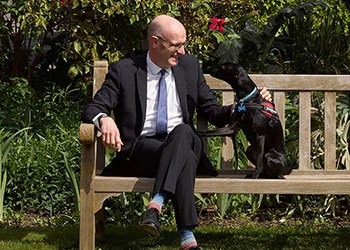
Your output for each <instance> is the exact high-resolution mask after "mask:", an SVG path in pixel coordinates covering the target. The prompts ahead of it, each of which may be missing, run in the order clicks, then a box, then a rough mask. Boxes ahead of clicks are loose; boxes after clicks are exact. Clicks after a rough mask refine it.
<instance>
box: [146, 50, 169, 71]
mask: <svg viewBox="0 0 350 250" xmlns="http://www.w3.org/2000/svg"><path fill="white" fill-rule="evenodd" d="M146 60H147V68H148V70H149V71H150V72H151V74H152V75H157V74H158V73H159V71H161V70H162V68H161V67H159V66H158V65H157V64H155V63H154V62H152V60H151V57H150V56H149V52H147V59H146ZM165 71H166V72H167V73H169V72H170V68H165Z"/></svg>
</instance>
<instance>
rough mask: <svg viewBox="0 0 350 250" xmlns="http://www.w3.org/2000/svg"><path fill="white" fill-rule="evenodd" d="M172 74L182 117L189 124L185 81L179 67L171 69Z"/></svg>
mask: <svg viewBox="0 0 350 250" xmlns="http://www.w3.org/2000/svg"><path fill="white" fill-rule="evenodd" d="M173 73H174V77H175V83H176V90H177V93H178V95H179V99H180V106H181V111H182V116H183V118H184V122H185V123H186V124H188V123H189V114H188V108H187V98H186V89H187V87H186V80H185V76H184V72H183V70H182V68H181V66H179V65H178V66H176V67H173Z"/></svg>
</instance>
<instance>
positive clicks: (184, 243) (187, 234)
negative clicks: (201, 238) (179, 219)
mask: <svg viewBox="0 0 350 250" xmlns="http://www.w3.org/2000/svg"><path fill="white" fill-rule="evenodd" d="M180 244H181V247H180V250H188V249H189V248H190V247H193V246H197V241H196V238H195V237H194V234H193V232H192V231H191V230H187V229H182V230H180Z"/></svg>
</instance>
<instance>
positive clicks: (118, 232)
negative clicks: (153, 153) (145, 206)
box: [0, 224, 350, 250]
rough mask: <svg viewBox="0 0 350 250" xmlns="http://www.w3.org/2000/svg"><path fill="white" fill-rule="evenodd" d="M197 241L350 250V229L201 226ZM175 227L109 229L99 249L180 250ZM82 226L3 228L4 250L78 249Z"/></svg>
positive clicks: (213, 245) (212, 245)
mask: <svg viewBox="0 0 350 250" xmlns="http://www.w3.org/2000/svg"><path fill="white" fill-rule="evenodd" d="M196 238H197V240H198V242H199V244H200V246H201V247H202V249H207V250H209V249H212V250H220V249H350V244H349V243H350V226H349V225H347V226H342V227H339V226H332V225H322V226H311V227H306V226H281V225H279V226H261V225H260V226H259V225H255V224H252V225H245V226H239V227H221V226H205V227H204V226H201V227H199V228H198V229H197V230H196ZM178 244H179V240H178V238H177V233H176V229H175V227H164V228H162V235H161V236H160V237H157V238H154V237H153V238H150V237H148V236H147V235H145V234H144V233H143V232H141V231H140V230H139V229H138V228H136V227H134V226H129V227H121V226H120V227H119V226H108V227H107V230H106V237H105V238H104V239H103V240H98V241H97V242H96V249H102V250H107V249H113V250H114V249H115V250H122V249H125V250H126V249H137V250H146V249H147V250H155V249H157V250H175V249H176V250H177V249H179V245H178ZM78 246H79V227H78V226H77V225H74V226H65V227H34V228H33V227H26V228H18V227H11V226H0V249H1V250H49V249H50V250H51V249H78Z"/></svg>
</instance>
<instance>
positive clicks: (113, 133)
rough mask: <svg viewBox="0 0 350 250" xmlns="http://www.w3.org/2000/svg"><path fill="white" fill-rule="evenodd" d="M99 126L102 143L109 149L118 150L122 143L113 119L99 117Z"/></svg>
mask: <svg viewBox="0 0 350 250" xmlns="http://www.w3.org/2000/svg"><path fill="white" fill-rule="evenodd" d="M100 127H101V133H102V143H103V145H104V146H105V147H107V148H110V149H113V150H114V149H117V151H118V152H120V151H121V150H122V146H123V145H124V144H123V142H122V140H121V138H120V133H119V129H118V127H117V125H116V124H115V121H114V120H113V119H112V118H111V117H109V116H107V117H102V118H101V119H100Z"/></svg>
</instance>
